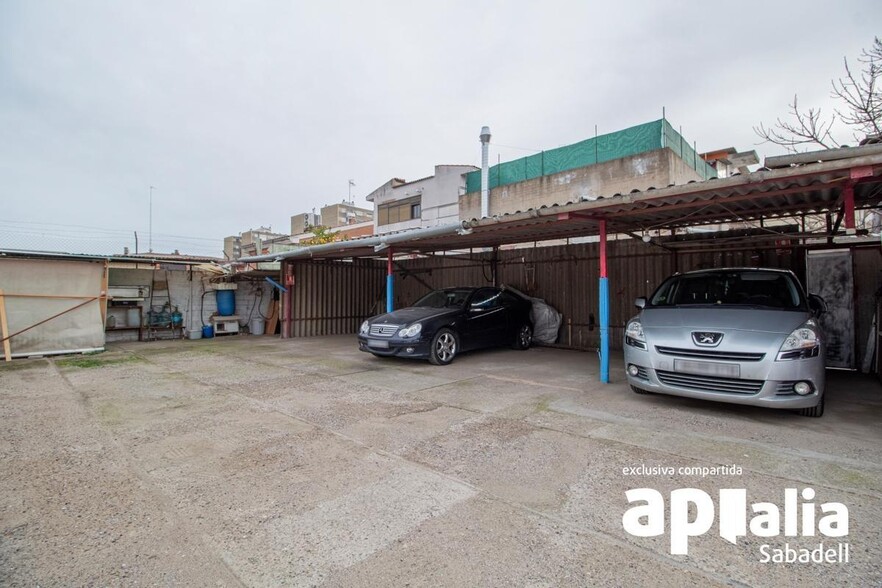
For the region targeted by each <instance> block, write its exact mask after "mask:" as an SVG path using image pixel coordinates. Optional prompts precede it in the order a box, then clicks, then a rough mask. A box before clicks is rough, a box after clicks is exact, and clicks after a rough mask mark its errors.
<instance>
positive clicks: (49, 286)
mask: <svg viewBox="0 0 882 588" xmlns="http://www.w3.org/2000/svg"><path fill="white" fill-rule="evenodd" d="M103 272H104V262H95V261H79V260H77V261H67V260H42V259H41V260H32V259H2V260H0V288H2V289H3V293H4V294H5V295H6V297H5V300H6V316H7V318H8V320H9V327H8V328H9V334H10V335H12V334H13V333H16V332H18V331H20V330H21V329H24V328H26V327H29V326H31V325H34V324H36V323H38V322H40V321H42V320H45V319H47V318H49V317H51V316H53V315H55V314H58V313H60V312H63V311H65V310H67V309H69V308H72V307H74V306H76V305H78V304H82V303H83V302H85V301H86V299H87V297H93V296H98V295H99V294H100V293H101V281H102V277H103ZM10 294H28V295H31V296H29V297H20V296H10ZM35 294H36V295H44V296H46V295H51V296H76V297H80V298H41V297H34V296H33V295H35ZM101 303H102V301H101V300H94V301H91V302H89V303H87V304H85V305H83V306H81V307H80V308H78V309H76V310H73V311H71V312H67V313H65V314H62V315H61V316H59V317H56V318H54V319H52V320H50V321H48V322H46V323H43V324H42V325H40V326H38V327H34V328H33V329H30V330H28V331H25V332H24V333H22V334H21V335H17V336H15V337H13V338H12V339H10V344H11V348H12V355H13V356H15V357H21V356H27V355H47V354H52V353H62V352H66V351H86V350H93V349H103V348H104V324H103V323H102V321H101V312H100V305H101ZM0 358H2V347H0Z"/></svg>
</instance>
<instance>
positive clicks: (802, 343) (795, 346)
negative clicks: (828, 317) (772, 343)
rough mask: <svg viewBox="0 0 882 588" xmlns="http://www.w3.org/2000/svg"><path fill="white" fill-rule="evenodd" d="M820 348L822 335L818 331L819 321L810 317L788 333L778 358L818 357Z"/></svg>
mask: <svg viewBox="0 0 882 588" xmlns="http://www.w3.org/2000/svg"><path fill="white" fill-rule="evenodd" d="M820 349H821V336H820V334H819V333H818V323H816V322H815V321H814V320H813V319H809V320H807V321H806V322H805V323H803V324H802V326H800V327H799V328H798V329H794V331H793V332H792V333H790V334H789V335H787V338H786V339H784V343H782V344H781V349H780V350H779V351H778V360H787V359H806V358H809V357H817V355H818V354H819V353H820Z"/></svg>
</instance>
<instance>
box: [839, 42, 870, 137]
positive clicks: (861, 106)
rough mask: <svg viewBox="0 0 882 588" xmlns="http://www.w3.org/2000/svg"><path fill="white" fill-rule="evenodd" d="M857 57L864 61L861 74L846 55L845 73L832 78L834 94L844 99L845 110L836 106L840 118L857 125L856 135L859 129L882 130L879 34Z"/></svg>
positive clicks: (867, 132) (866, 131) (844, 60)
mask: <svg viewBox="0 0 882 588" xmlns="http://www.w3.org/2000/svg"><path fill="white" fill-rule="evenodd" d="M858 61H859V62H861V63H863V64H864V65H865V67H864V69H863V70H862V71H861V72H860V74H858V75H856V74H854V73H853V72H852V70H851V67H850V66H849V64H848V59H847V58H844V59H843V62H844V63H845V77H844V78H839V80H838V81H837V80H834V81H833V97H834V98H839V99H840V100H842V101H843V102H844V103H845V108H844V111H842V110H837V111H836V114H837V115H839V118H840V120H842V122H844V123H846V124H847V125H849V126H852V127H855V130H856V131H857V133H856V134H855V138H856V139H858V140H860V139H861V138H862V137H860V136H859V134H860V133H862V134H865V135H878V134H880V133H882V127H880V125H882V92H880V90H879V78H880V76H882V41H880V40H879V37H876V38H875V39H874V42H873V46H872V48H870V49H864V51H863V52H862V53H861V56H860V57H858Z"/></svg>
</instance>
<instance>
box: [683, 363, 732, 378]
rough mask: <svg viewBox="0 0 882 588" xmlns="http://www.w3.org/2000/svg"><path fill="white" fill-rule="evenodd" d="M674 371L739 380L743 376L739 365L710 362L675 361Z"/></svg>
mask: <svg viewBox="0 0 882 588" xmlns="http://www.w3.org/2000/svg"><path fill="white" fill-rule="evenodd" d="M674 371H675V372H683V373H686V374H698V375H701V376H721V377H724V378H738V377H740V376H741V366H739V365H735V364H731V363H713V362H710V361H691V360H688V359H675V360H674Z"/></svg>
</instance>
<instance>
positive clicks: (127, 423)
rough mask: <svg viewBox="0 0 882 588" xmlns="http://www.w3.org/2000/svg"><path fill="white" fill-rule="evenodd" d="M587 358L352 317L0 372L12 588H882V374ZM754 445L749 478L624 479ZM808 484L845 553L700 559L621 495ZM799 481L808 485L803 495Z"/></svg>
mask: <svg viewBox="0 0 882 588" xmlns="http://www.w3.org/2000/svg"><path fill="white" fill-rule="evenodd" d="M620 373H621V365H620V363H619V364H615V363H614V366H613V376H614V379H615V380H616V381H615V382H614V383H613V384H611V385H600V384H598V383H597V361H596V358H595V357H594V356H593V355H592V354H587V353H578V352H570V351H561V350H552V349H547V348H537V349H531V350H529V351H526V352H519V351H509V350H493V351H487V352H481V353H474V354H469V355H464V356H462V357H460V358H459V359H457V360H456V361H455V362H454V364H452V365H451V366H448V367H435V366H431V365H429V364H428V363H422V362H411V361H405V360H381V359H376V358H374V357H372V356H369V355H367V354H364V353H360V352H358V351H356V350H355V343H354V340H353V338H352V337H327V338H314V339H297V340H291V341H280V340H278V339H274V338H266V337H260V338H256V337H252V338H248V337H233V338H226V339H215V340H203V341H176V342H157V343H150V344H134V343H132V344H124V345H117V346H115V347H112V348H111V350H110V351H109V352H107V353H104V354H101V355H98V356H92V357H77V358H73V359H54V360H45V359H41V360H29V361H21V362H19V361H16V362H14V363H13V364H12V365H11V366H4V367H2V368H0V423H2V427H0V584H3V585H22V586H25V585H27V586H33V585H41V586H52V585H138V586H142V585H145V586H146V585H182V584H188V585H216V586H237V585H248V586H275V585H282V584H284V585H295V586H301V585H314V584H326V585H331V586H367V585H371V586H378V585H398V586H404V585H412V586H427V585H431V586H436V585H450V586H463V585H472V586H475V585H493V586H503V585H511V586H572V585H603V586H634V585H639V584H652V585H671V586H673V585H677V586H692V585H694V586H717V585H735V586H745V585H747V586H784V585H798V586H805V587H807V586H822V585H856V586H859V585H865V586H878V585H880V584H882V571H880V570H882V426H880V425H882V390H880V386H879V384H878V383H876V382H875V380H872V379H868V378H864V377H860V376H855V375H851V374H842V373H839V374H831V377H830V389H829V397H828V398H829V400H828V414H827V415H826V416H824V417H823V418H821V419H808V418H804V417H799V416H797V415H795V414H792V413H787V412H773V411H767V410H762V409H754V408H749V407H737V406H727V405H719V404H710V403H702V402H698V401H692V400H686V399H677V398H670V397H656V396H648V397H647V396H638V395H635V394H632V393H631V392H630V391H629V390H628V388H627V386H626V385H625V384H624V383H623V381H622V380H623V378H622V377H621V375H620ZM641 464H645V465H646V466H665V467H674V468H675V469H679V468H680V467H683V466H719V465H737V466H739V467H741V468H742V469H743V473H742V474H741V475H740V476H717V477H713V476H710V477H704V478H702V477H701V476H696V475H688V474H681V473H674V474H672V475H668V474H662V475H652V476H644V477H641V476H635V475H624V474H623V472H622V469H623V468H625V467H628V466H639V465H641ZM807 486H810V487H811V488H813V489H815V491H816V492H817V499H816V501H815V502H816V503H818V504H820V503H821V502H826V501H836V502H842V503H844V504H846V505H847V506H848V508H849V512H850V534H849V536H848V537H845V538H843V539H842V541H847V542H848V543H849V545H850V562H849V563H848V564H788V565H784V564H763V563H760V562H759V559H760V553H759V546H760V545H761V544H762V543H769V544H771V545H772V546H773V547H783V544H784V543H785V541H789V542H790V544H791V546H793V547H798V546H807V547H814V546H817V544H818V542H819V540H820V539H824V540H825V543H832V544H835V543H836V542H837V541H836V540H832V539H827V538H819V537H808V538H785V537H783V536H782V537H773V538H769V539H763V538H759V537H753V536H749V537H744V538H741V539H740V540H739V542H738V544H737V545H731V544H729V543H727V542H725V541H723V540H722V539H721V538H720V537H719V535H718V534H717V532H716V531H717V527H716V525H715V526H714V528H713V529H712V531H711V532H710V533H708V534H707V535H705V536H702V537H698V538H695V539H692V540H691V542H690V552H689V555H688V556H672V555H670V554H669V544H668V539H667V537H666V536H665V537H653V538H640V537H631V536H629V535H627V534H626V533H625V532H624V530H623V528H622V522H621V520H622V515H623V513H624V512H625V510H626V509H627V507H628V504H627V500H626V498H625V491H626V490H628V489H631V488H637V487H651V488H655V489H657V490H659V491H661V492H662V493H663V494H664V495H665V496H666V497H667V496H668V494H669V492H670V491H671V490H673V489H676V488H684V487H695V488H701V489H704V490H706V491H708V492H709V493H711V494H712V495H716V493H717V492H718V490H719V489H720V488H746V489H747V490H748V503H752V502H760V501H768V502H773V503H776V504H778V505H783V492H784V488H789V487H795V488H800V489H802V488H805V487H807ZM801 502H802V501H801Z"/></svg>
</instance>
